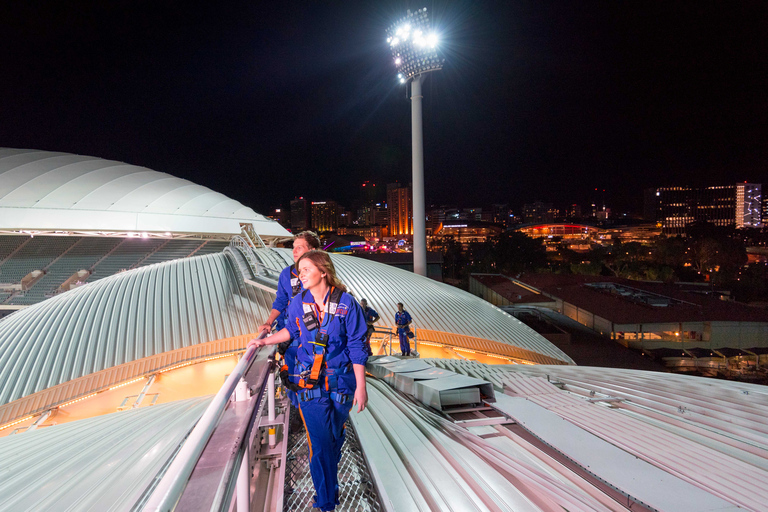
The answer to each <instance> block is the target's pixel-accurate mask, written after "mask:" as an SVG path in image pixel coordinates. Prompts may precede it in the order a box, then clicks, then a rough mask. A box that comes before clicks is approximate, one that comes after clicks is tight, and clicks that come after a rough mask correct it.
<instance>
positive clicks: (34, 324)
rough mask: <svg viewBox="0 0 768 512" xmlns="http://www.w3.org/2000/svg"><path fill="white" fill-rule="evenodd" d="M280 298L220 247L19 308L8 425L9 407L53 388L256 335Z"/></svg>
mask: <svg viewBox="0 0 768 512" xmlns="http://www.w3.org/2000/svg"><path fill="white" fill-rule="evenodd" d="M273 300H274V294H270V293H269V292H266V291H264V290H261V289H258V288H255V287H252V286H248V285H246V284H245V283H244V282H243V279H242V276H241V274H240V272H239V270H238V268H237V265H236V263H235V262H234V261H233V259H232V257H231V256H229V255H227V254H226V253H216V254H209V255H205V256H193V257H191V258H184V259H180V260H173V261H169V262H165V263H158V264H156V265H150V266H147V267H142V268H139V269H136V270H131V271H128V272H123V273H120V274H115V275H113V276H110V277H107V278H104V279H101V280H99V281H96V282H94V283H91V284H88V285H85V286H82V287H80V288H76V289H74V290H71V291H69V292H66V293H62V294H61V295H58V296H56V297H53V298H51V299H48V300H46V301H43V302H41V303H39V304H35V305H34V306H30V307H29V308H26V309H24V310H21V311H18V312H16V313H14V314H13V315H10V316H8V317H6V318H4V319H3V320H2V321H0V423H2V422H3V418H4V417H5V416H7V415H9V414H11V413H10V412H8V409H7V408H5V409H4V407H3V406H4V405H5V404H9V403H11V402H14V401H15V400H18V399H20V398H22V397H26V396H29V395H32V394H34V393H37V392H39V391H42V390H45V389H48V388H51V387H53V386H57V385H59V384H62V383H65V382H68V381H71V380H74V379H78V378H80V377H84V376H87V375H91V374H95V373H96V372H100V371H102V370H105V369H108V368H112V367H115V366H120V365H124V364H127V363H130V362H132V361H137V360H141V359H144V358H148V357H152V356H155V355H157V354H163V353H167V352H171V351H177V350H180V349H185V348H188V347H193V346H195V345H199V344H202V343H207V342H211V341H216V340H221V339H228V338H233V337H237V336H243V335H247V334H250V333H255V332H257V330H258V326H259V325H260V324H261V321H262V320H263V319H264V318H266V317H267V315H268V314H269V311H270V309H271V306H272V301H273ZM126 378H130V377H129V376H127V377H126ZM66 399H68V398H67V397H62V400H66Z"/></svg>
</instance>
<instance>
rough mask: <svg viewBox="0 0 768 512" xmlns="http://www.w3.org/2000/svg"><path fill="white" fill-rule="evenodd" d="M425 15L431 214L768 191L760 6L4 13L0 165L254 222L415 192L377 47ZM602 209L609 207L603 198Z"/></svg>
mask: <svg viewBox="0 0 768 512" xmlns="http://www.w3.org/2000/svg"><path fill="white" fill-rule="evenodd" d="M424 6H426V7H427V8H428V9H429V12H430V18H431V19H432V22H433V25H434V27H435V29H436V30H437V31H438V32H439V33H440V34H441V41H442V42H441V44H440V47H439V49H440V53H441V55H442V56H443V57H444V58H445V59H446V64H445V68H444V69H443V70H442V71H440V72H438V73H435V74H433V75H432V76H430V77H429V78H428V79H427V81H426V83H425V85H424V137H425V148H424V151H425V172H426V185H427V203H428V204H453V205H458V206H483V205H489V204H490V203H493V202H498V203H509V204H510V206H512V207H513V208H518V207H519V206H520V205H521V204H522V203H523V202H532V201H534V200H543V201H552V202H555V203H561V204H566V203H568V204H570V203H574V202H575V203H580V204H583V205H586V204H587V203H589V202H591V201H592V200H593V199H595V194H594V189H595V188H599V189H600V190H602V189H605V191H606V192H605V201H606V203H607V204H608V206H609V207H613V208H614V210H624V209H633V210H640V209H641V202H642V189H643V188H646V187H657V186H669V185H688V184H690V185H724V184H733V183H735V182H736V181H750V182H768V179H766V178H767V177H768V171H767V170H766V164H767V163H768V35H767V34H768V2H765V1H764V0H758V1H754V2H743V1H728V2H725V1H721V2H712V1H704V0H692V1H689V2H675V1H672V0H666V1H661V2H653V1H649V0H642V1H631V2H630V1H622V0H605V1H588V0H581V1H564V0H563V1H556V2H547V1H543V0H531V1H525V2H523V1H516V0H507V1H492V0H482V1H476V2H470V1H446V2H433V1H422V2H405V1H402V0H401V1H385V0H377V1H367V0H362V1H347V2H341V1H331V0H324V1H304V2H268V3H267V2H256V1H251V2H241V1H235V0H233V1H223V2H206V3H203V2H194V1H184V2H181V1H179V2H177V1H164V0H153V1H141V0H131V1H120V0H99V1H94V2H78V1H73V0H71V1H67V2H63V1H62V2H52V1H13V2H11V1H6V2H2V4H0V39H1V40H2V42H1V44H0V146H6V147H18V148H33V149H42V150H51V151H63V152H70V153H79V154H86V155H93V156H97V157H101V158H106V159H114V160H120V161H124V162H128V163H131V164H135V165H142V166H146V167H149V168H151V169H154V170H157V171H162V172H167V173H170V174H173V175H175V176H179V177H184V178H187V179H190V180H192V181H194V182H196V183H199V184H201V185H205V186H208V187H210V188H212V189H214V190H217V191H219V192H222V193H224V194H226V195H228V196H230V197H232V198H234V199H237V200H239V201H240V202H242V203H244V204H246V205H249V206H251V207H253V208H254V209H255V210H257V211H260V212H262V213H269V211H270V210H271V209H273V208H274V207H278V206H281V205H282V206H286V205H287V203H288V201H289V200H290V199H291V198H293V197H294V196H298V195H302V196H305V197H307V198H309V199H311V200H327V199H334V200H337V201H340V202H342V204H345V205H346V206H349V205H350V203H351V202H352V200H353V199H355V198H356V197H358V195H359V192H360V183H361V182H362V181H364V180H372V181H374V182H376V183H378V184H381V185H383V184H385V183H387V182H390V181H395V180H398V181H400V182H405V183H407V182H408V181H410V172H411V150H410V140H411V139H410V103H409V101H408V100H407V98H406V92H405V88H404V86H402V85H400V84H399V83H397V81H396V78H395V70H394V65H393V63H392V58H391V56H390V53H389V48H388V45H387V44H386V34H385V30H386V29H387V27H388V26H389V25H390V24H391V23H392V22H393V21H394V20H395V19H397V18H398V17H400V16H403V15H404V14H405V10H406V9H407V8H411V9H413V10H415V9H418V8H420V7H424ZM601 195H602V192H601Z"/></svg>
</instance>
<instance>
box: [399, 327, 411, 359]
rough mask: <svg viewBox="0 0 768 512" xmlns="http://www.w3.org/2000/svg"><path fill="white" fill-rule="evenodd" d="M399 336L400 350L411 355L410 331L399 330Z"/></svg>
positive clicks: (406, 354) (405, 354)
mask: <svg viewBox="0 0 768 512" xmlns="http://www.w3.org/2000/svg"><path fill="white" fill-rule="evenodd" d="M397 336H398V337H399V338H400V352H402V353H403V355H404V356H409V355H411V340H410V339H408V333H405V332H398V333H397Z"/></svg>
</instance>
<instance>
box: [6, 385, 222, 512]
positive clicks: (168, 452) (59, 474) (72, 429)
mask: <svg viewBox="0 0 768 512" xmlns="http://www.w3.org/2000/svg"><path fill="white" fill-rule="evenodd" d="M209 401H210V398H209V397H204V398H194V399H190V400H182V401H179V402H172V403H169V404H163V405H156V406H153V407H142V408H140V409H130V410H127V411H122V412H116V413H113V414H107V415H104V416H97V417H95V418H89V419H85V420H80V421H75V422H71V423H65V424H62V425H55V426H52V427H46V428H43V429H38V430H35V431H32V432H24V433H21V434H16V435H12V436H8V437H4V438H0V510H7V511H14V512H16V511H22V510H56V511H73V510H78V511H87V510H92V511H98V512H104V511H111V510H130V509H131V508H132V507H133V506H134V504H135V503H136V502H137V501H139V499H140V498H141V497H142V495H143V494H144V492H145V491H146V489H147V488H148V487H149V486H150V485H151V484H152V483H153V480H154V479H155V477H156V476H157V474H158V473H159V472H160V471H161V470H162V469H163V467H164V466H165V464H166V463H167V461H168V460H169V459H170V458H171V457H172V456H173V454H174V453H175V451H176V449H177V448H178V446H179V444H181V442H182V441H183V440H184V438H185V437H186V436H187V434H188V433H189V431H190V430H191V429H192V427H194V425H195V423H196V422H197V420H198V419H199V418H200V416H201V415H202V413H203V411H204V410H205V407H206V406H207V405H208V403H209Z"/></svg>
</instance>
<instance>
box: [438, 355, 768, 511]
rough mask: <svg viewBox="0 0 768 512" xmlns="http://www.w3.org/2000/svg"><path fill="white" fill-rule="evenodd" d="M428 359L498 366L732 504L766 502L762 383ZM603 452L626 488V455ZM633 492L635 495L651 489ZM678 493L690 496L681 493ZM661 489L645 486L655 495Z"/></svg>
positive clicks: (518, 391)
mask: <svg viewBox="0 0 768 512" xmlns="http://www.w3.org/2000/svg"><path fill="white" fill-rule="evenodd" d="M426 361H427V362H430V363H431V364H435V365H436V366H438V367H440V368H445V369H449V370H453V371H456V372H461V373H465V374H466V375H469V376H473V377H476V378H483V377H484V376H487V375H488V374H493V375H495V376H496V378H497V381H499V382H500V383H501V385H500V386H498V387H497V389H498V388H499V387H503V388H504V391H505V394H509V395H512V396H515V397H517V398H516V400H525V401H526V402H528V403H530V404H536V407H538V408H540V409H542V410H546V411H548V413H553V414H556V415H557V416H559V417H560V418H561V419H563V420H566V421H567V422H569V423H570V424H572V425H575V426H577V427H578V428H580V429H582V430H584V431H586V432H588V433H589V436H587V437H588V438H589V439H600V440H601V442H604V443H608V445H610V446H611V447H612V448H611V449H613V450H615V449H616V448H618V449H620V450H622V451H623V452H625V453H626V454H628V455H629V459H628V460H634V459H637V460H640V461H644V462H645V463H647V464H650V465H652V466H654V467H655V468H657V469H660V470H663V471H665V472H667V473H669V474H671V475H674V476H675V477H676V478H679V479H681V480H683V481H684V482H687V483H688V484H691V485H693V486H694V487H696V488H697V489H699V490H703V491H705V492H706V493H709V494H711V495H713V496H715V497H718V498H720V499H722V500H725V501H727V502H729V503H731V504H734V505H738V506H740V507H743V508H744V509H747V510H763V509H764V508H765V507H764V504H765V503H766V502H768V490H766V489H765V486H761V485H760V483H761V482H765V481H768V389H766V387H765V386H760V385H755V384H748V383H743V382H730V381H722V380H714V379H708V378H704V377H693V376H687V375H678V374H669V373H658V372H647V371H638V370H626V369H615V368H592V367H578V366H543V365H539V366H528V365H499V366H491V365H485V364H482V363H477V362H475V361H457V360H447V359H441V360H437V359H434V360H426ZM498 397H499V394H498V393H497V398H498ZM498 403H499V404H502V405H501V406H500V407H501V408H502V409H504V407H507V409H506V410H507V412H508V413H510V414H511V415H512V417H513V418H515V416H514V415H515V414H516V413H515V411H514V410H512V409H509V407H508V406H511V402H509V399H505V398H503V395H502V399H501V400H500V401H499V402H498ZM519 403H522V402H519ZM504 404H506V405H504ZM529 409H530V408H529ZM517 412H519V413H520V414H521V416H520V418H516V419H518V420H519V421H523V418H524V417H527V416H526V414H528V412H531V411H527V412H526V410H520V411H517ZM531 419H532V422H531V423H526V428H529V429H531V430H532V432H533V433H534V434H535V435H537V436H539V437H541V438H542V439H544V440H545V441H547V439H546V437H547V435H551V434H552V432H550V426H551V425H552V424H553V423H552V421H547V422H545V425H547V427H546V428H544V427H542V426H541V425H539V426H536V425H537V423H536V421H535V417H531ZM558 436H559V437H558ZM572 438H573V436H569V435H565V434H563V433H560V434H558V435H554V436H553V437H552V438H551V441H548V442H550V444H553V445H557V444H558V439H572ZM559 449H560V450H562V451H565V452H568V451H569V450H575V451H574V452H573V453H572V454H571V457H572V458H581V459H582V463H583V464H589V462H588V460H587V459H588V458H589V456H590V455H589V452H582V453H576V452H578V449H579V447H578V446H575V445H573V444H572V443H571V444H569V443H567V442H566V443H565V444H563V445H562V446H560V448H559ZM599 462H600V464H601V465H602V467H603V471H604V473H605V475H604V476H606V475H607V476H606V480H608V481H609V482H610V483H611V484H612V485H615V486H617V487H618V488H620V489H622V488H623V489H622V490H623V491H626V492H629V487H631V484H630V483H623V484H622V483H620V480H621V478H619V477H620V476H622V475H621V474H620V473H621V472H622V471H625V470H626V467H622V466H621V463H620V462H619V458H618V457H613V456H609V455H607V454H606V455H605V458H604V459H603V460H601V461H599ZM591 471H597V469H596V468H595V467H592V469H591ZM665 478H666V477H665ZM638 481H639V480H638ZM674 485H676V486H677V487H678V489H683V488H684V487H685V486H683V485H680V484H674ZM681 492H682V491H681ZM697 492H699V491H697ZM633 493H634V496H635V497H638V495H643V494H644V491H643V492H640V491H638V490H637V489H635V490H634V491H633ZM639 497H642V496H639ZM677 497H679V498H682V499H683V500H684V501H685V495H684V494H681V495H680V496H676V497H675V498H677ZM657 498H658V496H656V497H654V496H653V493H651V494H647V495H645V499H646V500H649V501H654V500H656V499H657ZM662 508H663V507H662ZM678 509H679V507H678Z"/></svg>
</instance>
